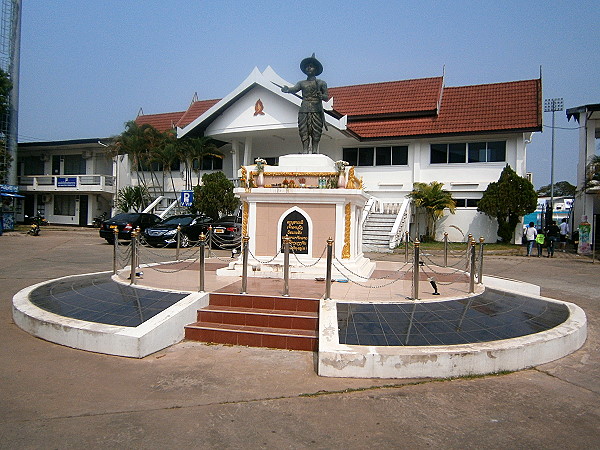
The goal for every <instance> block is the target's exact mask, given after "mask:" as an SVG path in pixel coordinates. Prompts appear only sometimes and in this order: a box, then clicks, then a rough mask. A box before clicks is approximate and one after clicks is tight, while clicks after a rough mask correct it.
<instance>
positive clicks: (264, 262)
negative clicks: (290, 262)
mask: <svg viewBox="0 0 600 450" xmlns="http://www.w3.org/2000/svg"><path fill="white" fill-rule="evenodd" d="M280 254H281V252H280V251H278V252H277V253H276V254H275V256H273V257H272V258H271V259H269V260H268V261H261V260H260V259H258V258H257V257H256V256H254V254H253V253H252V251H251V250H250V249H249V248H248V255H249V256H251V257H252V258H253V259H254V260H255V261H257V262H259V263H261V264H269V263H271V262H273V261H275V258H277V257H278V256H279V255H280Z"/></svg>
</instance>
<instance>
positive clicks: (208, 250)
mask: <svg viewBox="0 0 600 450" xmlns="http://www.w3.org/2000/svg"><path fill="white" fill-rule="evenodd" d="M212 239H213V233H212V225H209V226H208V245H207V246H206V257H207V258H210V251H211V250H212Z"/></svg>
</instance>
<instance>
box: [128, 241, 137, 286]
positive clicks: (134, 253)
mask: <svg viewBox="0 0 600 450" xmlns="http://www.w3.org/2000/svg"><path fill="white" fill-rule="evenodd" d="M137 235H138V231H137V230H135V231H132V232H131V244H130V245H131V271H130V273H129V284H135V269H136V267H137Z"/></svg>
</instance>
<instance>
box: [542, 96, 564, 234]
mask: <svg viewBox="0 0 600 450" xmlns="http://www.w3.org/2000/svg"><path fill="white" fill-rule="evenodd" d="M562 110H563V99H562V98H547V99H545V100H544V112H551V113H552V156H551V162H550V223H552V220H553V218H554V113H555V112H556V111H562ZM546 217H548V215H547V214H546Z"/></svg>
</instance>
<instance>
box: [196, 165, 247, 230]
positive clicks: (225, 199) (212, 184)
mask: <svg viewBox="0 0 600 450" xmlns="http://www.w3.org/2000/svg"><path fill="white" fill-rule="evenodd" d="M233 187H234V186H233V183H232V182H231V181H229V180H228V179H227V177H226V176H225V174H224V173H223V172H214V173H206V174H204V175H202V186H195V187H194V204H193V206H192V208H191V209H192V212H193V213H195V212H200V213H202V214H206V215H207V216H210V217H212V218H213V219H214V220H217V219H219V217H220V216H221V215H224V214H230V213H232V212H233V211H234V210H235V209H236V208H237V207H238V205H239V200H238V199H237V198H236V197H235V194H234V193H233Z"/></svg>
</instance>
